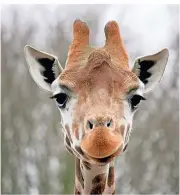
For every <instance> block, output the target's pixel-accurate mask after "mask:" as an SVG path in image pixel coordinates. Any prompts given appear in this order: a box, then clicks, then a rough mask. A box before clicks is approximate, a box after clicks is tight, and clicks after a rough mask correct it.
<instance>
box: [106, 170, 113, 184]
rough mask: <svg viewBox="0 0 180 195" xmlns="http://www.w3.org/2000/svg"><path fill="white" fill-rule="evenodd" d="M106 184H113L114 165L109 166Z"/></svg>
mask: <svg viewBox="0 0 180 195" xmlns="http://www.w3.org/2000/svg"><path fill="white" fill-rule="evenodd" d="M107 184H108V186H109V187H111V186H112V185H113V184H114V167H110V168H109V174H108V182H107Z"/></svg>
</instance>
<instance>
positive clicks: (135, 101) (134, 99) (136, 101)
mask: <svg viewBox="0 0 180 195" xmlns="http://www.w3.org/2000/svg"><path fill="white" fill-rule="evenodd" d="M141 100H145V98H144V97H142V96H140V95H133V96H132V97H131V98H130V104H131V108H132V110H134V109H136V108H137V106H138V104H139V103H140V101H141Z"/></svg>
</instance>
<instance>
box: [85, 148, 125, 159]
mask: <svg viewBox="0 0 180 195" xmlns="http://www.w3.org/2000/svg"><path fill="white" fill-rule="evenodd" d="M121 151H122V147H121V146H120V147H119V148H118V150H117V151H116V152H115V153H113V154H111V155H109V156H107V157H103V158H95V157H92V156H89V157H90V158H91V159H92V160H93V161H95V162H98V163H109V162H110V161H112V160H113V159H114V158H115V157H117V156H118V155H119V154H120V153H121Z"/></svg>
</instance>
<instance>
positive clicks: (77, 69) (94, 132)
mask: <svg viewBox="0 0 180 195" xmlns="http://www.w3.org/2000/svg"><path fill="white" fill-rule="evenodd" d="M104 30H105V36H106V41H105V45H104V47H102V48H93V47H92V46H90V44H89V28H88V26H87V24H86V23H84V22H81V21H80V20H76V21H75V22H74V25H73V41H72V44H71V46H70V49H69V52H68V57H67V61H66V66H65V69H64V70H63V68H62V67H61V65H60V63H59V61H58V59H57V57H55V56H53V55H50V54H47V53H45V52H41V51H38V50H37V49H35V48H33V47H30V46H26V47H25V56H26V60H27V64H28V66H29V70H30V73H31V76H32V77H33V79H34V80H35V82H36V83H37V84H38V85H39V86H40V87H42V88H43V89H45V90H46V91H48V92H50V93H51V94H52V98H54V99H55V102H56V104H57V107H58V109H59V111H60V113H61V119H62V121H61V122H62V125H63V130H64V140H65V145H66V147H67V149H68V150H69V151H70V152H71V153H73V154H74V155H76V156H77V157H78V158H81V159H83V160H86V161H88V162H90V163H96V164H98V163H107V162H109V161H111V160H112V159H114V158H115V157H116V156H117V155H118V154H120V153H121V152H122V151H123V150H125V147H126V145H127V143H128V140H129V134H130V131H131V126H132V120H133V115H134V113H135V112H136V110H137V108H138V105H139V103H140V101H141V100H144V99H145V98H144V94H145V93H147V92H149V91H151V90H152V89H153V88H154V87H155V86H156V85H157V84H158V83H159V82H160V80H161V77H162V75H163V73H164V70H165V66H166V63H167V60H168V50H167V49H163V50H162V51H160V52H158V53H156V54H154V55H149V56H145V57H141V58H139V59H137V60H136V61H135V64H134V66H133V68H132V69H131V68H130V67H129V62H128V55H127V53H126V51H125V48H124V45H123V42H122V39H121V36H120V32H119V27H118V24H117V23H116V22H115V21H111V22H108V23H107V24H106V26H105V29H104Z"/></svg>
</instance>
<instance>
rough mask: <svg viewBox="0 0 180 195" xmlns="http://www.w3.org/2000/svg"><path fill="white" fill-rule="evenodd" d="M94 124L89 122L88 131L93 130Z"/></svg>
mask: <svg viewBox="0 0 180 195" xmlns="http://www.w3.org/2000/svg"><path fill="white" fill-rule="evenodd" d="M93 127H94V126H93V122H92V121H91V120H90V121H87V128H88V129H93Z"/></svg>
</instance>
